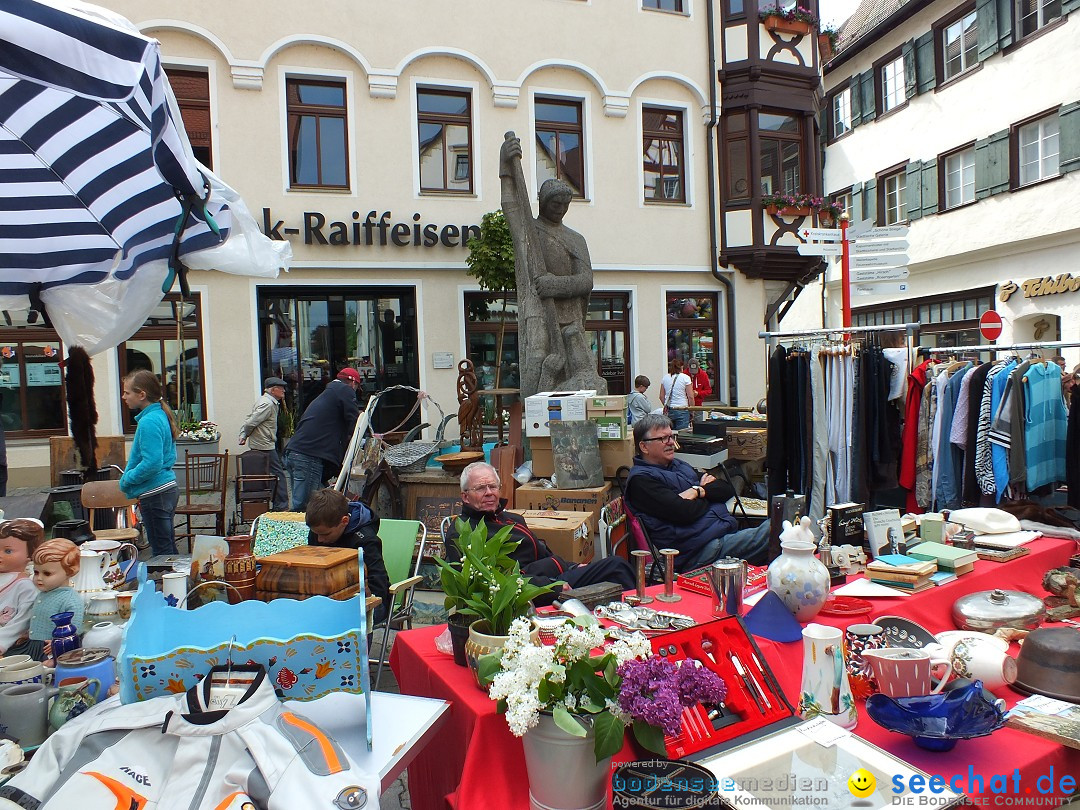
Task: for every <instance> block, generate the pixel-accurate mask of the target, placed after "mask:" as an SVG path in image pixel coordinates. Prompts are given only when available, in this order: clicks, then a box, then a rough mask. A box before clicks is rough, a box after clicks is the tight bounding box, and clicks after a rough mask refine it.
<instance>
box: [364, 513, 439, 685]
mask: <svg viewBox="0 0 1080 810" xmlns="http://www.w3.org/2000/svg"><path fill="white" fill-rule="evenodd" d="M418 536H419V538H420V541H419V542H420V545H419V548H418V547H417V537H418ZM379 540H381V541H382V554H383V563H384V564H385V565H386V573H387V575H388V576H389V577H390V582H391V585H390V604H389V605H387V606H386V607H387V610H386V618H385V619H383V621H382V622H381V623H380V624H379V625H377V626H372V628H371V632H372V634H374V633H375V632H376V631H377V630H378V629H379V628H380V627H381V628H382V631H383V635H382V645H381V647H380V649H379V665H378V668H377V669H376V670H375V687H374V688H375V689H376V690H378V688H379V679H380V678H382V671H383V665H384V664H385V663H386V656H387V653H388V652H389V650H390V647H389V645H388V644H387V642H388V641H389V640H390V628H391V627H393V628H394V629H396V630H400V629H408V630H412V614H413V597H414V596H415V594H416V586H417V585H418V584H419V583H421V582H423V581H424V578H423V577H422V576H420V563H421V561H422V560H423V558H424V545H425V544H426V543H427V526H425V525H424V524H423V523H421V522H420V521H419V520H394V519H393V518H382V519H381V520H380V521H379ZM414 551H415V552H416V563H415V565H414V564H413V552H414ZM410 571H411V572H412V573H411V575H410Z"/></svg>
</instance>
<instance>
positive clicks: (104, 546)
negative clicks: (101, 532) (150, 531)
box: [81, 540, 139, 588]
mask: <svg viewBox="0 0 1080 810" xmlns="http://www.w3.org/2000/svg"><path fill="white" fill-rule="evenodd" d="M81 547H82V548H85V549H89V550H91V551H98V552H101V553H102V554H105V555H106V556H107V557H108V558H109V563H108V565H107V566H106V568H105V573H104V577H103V578H104V580H105V582H106V583H107V584H108V585H109V586H110V587H112V588H119V587H120V586H121V585H123V584H124V583H125V582H126V581H127V580H128V579H129V578H130V577H129V574H130V573H131V571H132V570H133V569H134V567H135V563H136V562H137V561H138V558H139V550H138V549H137V548H135V546H133V545H132V544H131V543H121V542H120V541H118V540H88V541H87V542H85V543H83V544H82V546H81ZM125 552H126V553H127V558H126V559H124V560H123V564H121V556H122V555H123V554H124V553H125Z"/></svg>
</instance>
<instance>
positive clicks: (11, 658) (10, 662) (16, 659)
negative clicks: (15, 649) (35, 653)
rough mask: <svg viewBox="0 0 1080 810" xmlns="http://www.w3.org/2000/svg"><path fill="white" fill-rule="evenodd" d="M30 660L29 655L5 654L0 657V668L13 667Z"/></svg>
mask: <svg viewBox="0 0 1080 810" xmlns="http://www.w3.org/2000/svg"><path fill="white" fill-rule="evenodd" d="M32 660H33V659H32V658H31V657H30V656H29V655H5V656H4V657H3V658H0V669H4V668H6V667H15V666H18V665H19V664H25V663H26V662H27V661H32Z"/></svg>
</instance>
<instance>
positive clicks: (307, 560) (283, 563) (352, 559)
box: [255, 546, 360, 601]
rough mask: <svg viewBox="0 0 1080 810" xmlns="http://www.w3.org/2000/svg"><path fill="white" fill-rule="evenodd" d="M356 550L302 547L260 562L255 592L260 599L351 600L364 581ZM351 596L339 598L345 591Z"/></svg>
mask: <svg viewBox="0 0 1080 810" xmlns="http://www.w3.org/2000/svg"><path fill="white" fill-rule="evenodd" d="M356 560H357V556H356V549H353V548H335V547H334V546H298V547H296V548H292V549H289V550H288V551H279V552H277V553H276V554H271V555H269V556H268V557H262V558H260V559H259V565H260V566H261V567H260V569H259V573H258V574H256V575H255V590H256V592H257V593H259V594H268V595H269V596H268V597H264V596H263V595H260V596H259V598H260V599H264V601H265V598H279V597H289V598H292V599H303V598H306V597H308V596H333V597H334V598H336V599H348V598H349V597H350V596H352V595H354V594H355V593H356V585H357V583H359V581H360V572H359V569H358V567H357V563H356ZM350 589H351V592H350V593H348V594H345V595H344V596H339V594H340V593H341V592H342V591H346V590H350Z"/></svg>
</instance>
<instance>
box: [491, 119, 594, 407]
mask: <svg viewBox="0 0 1080 810" xmlns="http://www.w3.org/2000/svg"><path fill="white" fill-rule="evenodd" d="M499 177H500V178H502V210H503V214H504V215H505V217H506V222H507V224H508V225H509V227H510V233H511V235H512V236H513V240H514V265H515V272H516V275H517V294H518V352H519V354H520V359H521V396H522V397H527V396H531V395H532V394H535V393H537V392H538V391H555V390H563V391H566V390H582V389H592V390H595V391H596V392H597V393H600V394H606V393H607V381H606V380H605V379H604V378H603V377H601V376H600V375H599V373H597V368H596V356H595V355H594V354H593V353H592V351H591V350H590V348H589V343H588V339H587V337H588V336H587V335H586V333H585V315H586V313H587V311H588V307H589V295H590V294H591V293H592V287H593V272H592V262H591V261H590V260H589V248H588V245H586V244H585V237H583V236H582V235H581V234H579V233H578V232H577V231H574V230H571V229H570V228H567V227H566V226H565V225H563V223H562V220H563V216H565V214H566V211H567V209H568V208H569V207H570V200H571V198H572V197H573V192H572V191H571V189H570V186H568V185H567V184H566V183H564V182H563V181H561V180H547V181H545V182H544V184H543V185H542V186H541V187H540V193H539V195H538V197H539V203H540V205H539V208H540V216H538V217H536V218H535V219H534V218H533V215H532V206H531V204H530V202H529V193H528V189H527V188H526V186H525V177H524V175H523V174H522V171H521V141H520V140H519V139H518V138H517V137H516V136H515V135H514V133H513V132H508V133H506V140H505V141H504V142H503V145H502V150H501V152H500V155H499Z"/></svg>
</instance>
